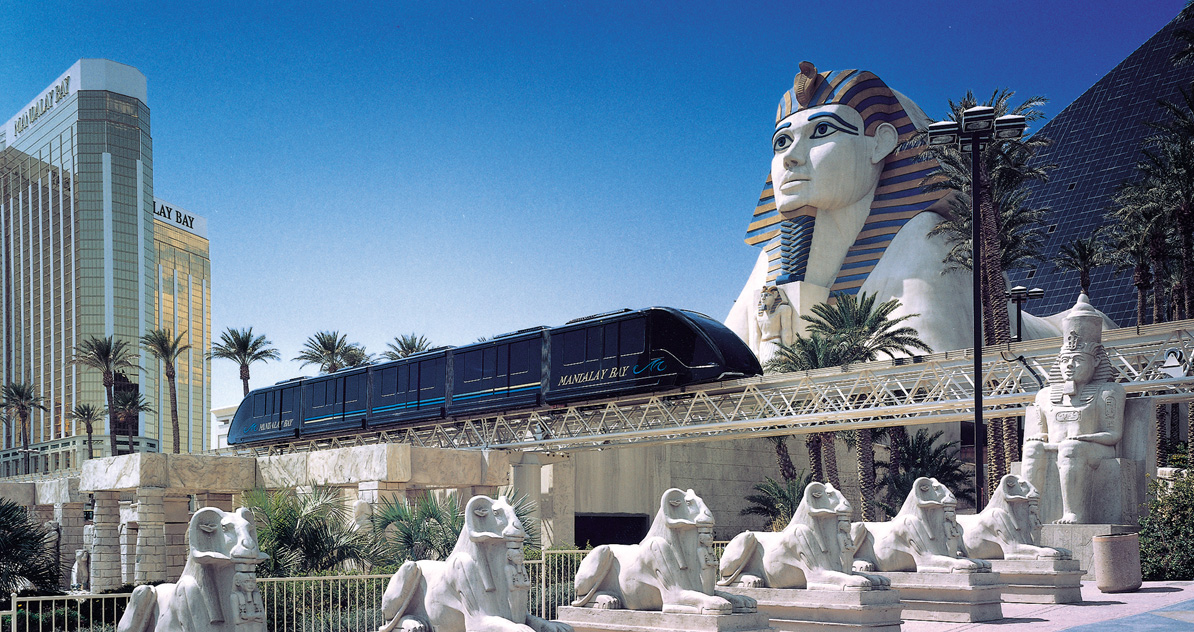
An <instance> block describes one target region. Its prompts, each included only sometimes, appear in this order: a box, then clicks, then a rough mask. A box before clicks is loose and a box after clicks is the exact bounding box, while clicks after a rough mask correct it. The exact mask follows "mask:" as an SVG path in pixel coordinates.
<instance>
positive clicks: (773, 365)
mask: <svg viewBox="0 0 1194 632" xmlns="http://www.w3.org/2000/svg"><path fill="white" fill-rule="evenodd" d="M840 351H841V350H840V347H839V346H838V345H837V344H835V343H834V341H833V340H832V339H831V338H827V337H825V336H822V335H821V334H817V333H813V334H811V335H809V337H807V338H805V337H804V336H801V335H797V336H796V340H795V341H793V342H792V344H790V345H786V344H783V343H780V344H779V345H778V347H777V348H776V350H775V355H773V356H771V359H770V360H768V361H767V364H766V365H765V366H764V367H763V368H764V369H765V370H766V371H767V372H769V373H795V372H797V371H811V370H813V369H820V368H824V367H827V366H837V365H839V364H843V363H844V362H845V360H843V359H842V356H841V353H840Z"/></svg>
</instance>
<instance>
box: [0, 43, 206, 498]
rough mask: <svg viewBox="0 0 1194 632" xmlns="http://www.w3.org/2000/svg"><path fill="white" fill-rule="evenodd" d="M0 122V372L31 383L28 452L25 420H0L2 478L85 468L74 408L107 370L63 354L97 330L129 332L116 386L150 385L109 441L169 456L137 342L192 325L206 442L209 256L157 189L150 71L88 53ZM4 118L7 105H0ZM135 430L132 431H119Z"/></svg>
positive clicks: (165, 418)
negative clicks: (131, 361) (33, 398)
mask: <svg viewBox="0 0 1194 632" xmlns="http://www.w3.org/2000/svg"><path fill="white" fill-rule="evenodd" d="M31 96H32V97H33V100H32V101H31V102H30V103H29V105H27V106H26V107H25V108H23V109H22V110H21V111H20V112H17V113H16V115H15V116H13V117H12V118H10V119H9V120H8V121H7V122H6V123H5V124H4V127H3V128H0V240H2V243H0V284H2V293H3V296H2V302H0V354H2V356H0V357H2V360H0V382H2V383H3V384H11V383H26V384H31V385H32V386H33V388H34V389H35V391H36V394H37V395H38V396H40V397H41V398H42V403H43V405H44V406H45V410H39V409H36V408H35V409H33V410H32V413H31V415H30V420H29V429H28V432H29V435H28V442H29V443H28V445H29V448H28V449H29V452H25V449H24V440H23V437H22V434H21V432H20V428H19V426H20V424H19V422H18V421H17V419H16V415H15V414H10V415H9V418H10V419H11V421H8V422H7V423H5V424H4V425H3V429H2V431H3V443H2V445H0V476H14V475H17V474H22V473H24V468H25V463H26V460H25V457H26V456H29V459H28V463H29V468H30V470H31V471H32V472H34V473H37V472H54V471H60V470H66V469H74V468H77V467H79V465H80V463H81V462H82V461H83V460H85V459H86V458H87V454H88V450H87V440H86V438H87V433H86V428H85V427H84V425H83V424H81V423H77V422H76V421H75V420H74V419H73V416H72V415H71V411H72V410H73V409H74V407H75V406H77V405H80V404H91V405H92V406H95V407H96V408H99V409H102V408H104V407H105V406H106V403H107V401H106V397H105V391H104V386H103V380H102V375H101V374H100V373H99V372H98V371H96V370H95V369H92V368H88V367H85V366H81V365H76V364H74V363H73V362H72V359H73V357H74V349H75V346H76V345H78V344H80V343H81V342H83V341H84V340H87V339H89V338H92V337H106V336H115V337H116V339H118V340H124V341H127V342H128V343H129V345H130V347H131V348H132V350H133V353H134V354H135V361H136V363H137V365H138V368H137V369H132V370H128V371H125V372H124V373H123V374H118V375H117V376H116V380H115V382H116V384H115V388H116V390H118V391H122V390H123V391H135V392H138V393H140V394H141V395H143V396H144V399H145V402H146V403H147V404H148V405H149V407H150V408H151V409H152V412H142V413H140V414H139V415H138V417H137V419H136V421H135V427H133V423H132V419H131V417H126V418H125V419H126V421H125V422H123V423H122V422H118V424H117V431H118V432H117V434H118V435H119V436H118V437H117V439H118V441H117V443H118V446H117V452H118V453H124V452H127V451H129V449H130V444H131V449H133V450H136V451H149V452H153V451H169V450H170V449H171V447H172V445H173V431H172V427H171V423H170V403H169V402H170V400H169V395H168V385H167V383H166V380H165V376H164V371H163V367H162V365H161V363H159V362H158V361H157V360H156V359H155V358H154V357H153V356H151V355H149V354H148V353H146V352H145V351H143V350H141V348H140V345H139V344H138V338H139V337H140V336H142V335H143V334H145V333H147V332H149V331H151V330H153V329H159V328H160V329H170V330H171V331H173V332H175V334H176V335H177V334H178V333H183V332H185V333H186V336H185V337H184V339H183V343H184V344H190V345H191V349H190V350H189V351H184V352H183V353H182V355H181V356H180V357H179V358H178V360H177V362H176V372H177V377H176V384H177V390H178V400H177V401H178V417H179V427H180V438H181V444H182V450H183V451H184V452H190V451H199V450H202V449H204V446H205V445H206V443H207V437H205V436H204V435H205V432H209V431H206V430H205V427H206V426H207V420H208V417H209V411H210V408H211V379H210V370H209V369H210V360H208V359H207V352H209V351H210V350H211V282H210V278H211V264H210V260H209V255H208V241H207V234H206V229H207V227H206V222H205V220H204V219H203V218H201V217H198V216H195V215H194V214H193V213H189V212H187V211H184V210H182V209H181V208H179V207H177V206H175V205H173V204H170V203H169V202H164V201H162V200H159V199H156V198H155V197H154V189H153V141H152V136H151V134H150V116H149V106H148V100H147V91H146V80H145V76H144V75H143V74H141V73H140V72H139V71H138V70H137V69H135V68H132V67H131V66H126V65H124V64H119V63H116V62H112V61H108V60H103V59H81V60H79V61H78V62H76V63H75V64H74V65H73V66H71V67H70V69H68V70H67V71H66V72H65V73H63V74H62V75H61V76H60V77H58V78H57V79H55V80H54V82H53V83H51V84H50V85H49V86H48V87H47V88H45V89H44V90H42V91H41V92H40V93H39V94H36V95H31ZM0 115H2V113H0ZM110 433H111V429H110V428H109V427H108V418H107V416H105V417H104V418H103V420H102V421H100V422H98V423H96V424H95V425H94V426H93V437H92V450H93V452H94V455H95V456H96V457H100V456H107V455H109V454H111V442H110V440H109V434H110ZM130 433H131V434H132V435H133V437H132V438H131V440H130V439H129V437H128V434H130Z"/></svg>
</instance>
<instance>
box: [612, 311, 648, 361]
mask: <svg viewBox="0 0 1194 632" xmlns="http://www.w3.org/2000/svg"><path fill="white" fill-rule="evenodd" d="M619 333H620V334H621V336H620V340H618V349H620V352H621V354H622V355H638V354H640V353H642V352H643V349H644V348H646V346H647V344H646V343H647V334H646V319H643V318H633V319H631V320H624V321H622V329H621V331H620V332H619Z"/></svg>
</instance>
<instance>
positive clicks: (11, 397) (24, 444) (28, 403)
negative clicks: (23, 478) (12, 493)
mask: <svg viewBox="0 0 1194 632" xmlns="http://www.w3.org/2000/svg"><path fill="white" fill-rule="evenodd" d="M3 393H4V408H5V409H7V410H8V411H9V412H11V413H12V414H14V415H16V416H17V422H18V424H19V425H18V427H19V428H20V433H21V449H22V452H21V453H22V455H23V458H22V460H23V461H24V463H25V473H26V474H28V473H29V413H31V412H32V411H33V409H35V408H36V409H38V410H46V406H45V404H44V403H42V402H43V401H44V400H43V399H42V397H41V396H40V395H38V394H37V390H36V389H35V388H34V387H33V385H32V384H29V383H27V382H9V383H8V384H5V385H4V392H3Z"/></svg>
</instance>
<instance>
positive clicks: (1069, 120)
mask: <svg viewBox="0 0 1194 632" xmlns="http://www.w3.org/2000/svg"><path fill="white" fill-rule="evenodd" d="M1176 28H1177V21H1176V19H1175V20H1174V21H1172V22H1170V23H1169V24H1168V25H1166V26H1165V27H1164V28H1162V29H1161V30H1160V31H1158V32H1157V33H1156V34H1155V35H1153V36H1152V37H1151V38H1149V40H1148V41H1147V42H1145V43H1144V45H1142V46H1141V47H1140V48H1138V49H1136V51H1135V52H1133V53H1132V54H1131V55H1129V56H1128V58H1127V59H1125V60H1123V61H1122V62H1120V64H1119V65H1118V66H1116V67H1115V68H1114V69H1113V70H1112V71H1111V72H1109V73H1107V75H1106V76H1104V77H1103V78H1102V79H1100V80H1099V81H1098V82H1097V83H1095V84H1094V85H1093V86H1091V88H1090V89H1089V90H1087V91H1086V92H1084V93H1082V96H1080V97H1078V99H1077V100H1075V101H1074V102H1073V103H1071V104H1070V105H1069V106H1068V107H1066V108H1065V109H1064V110H1062V111H1061V112H1060V113H1059V114H1058V115H1057V116H1056V117H1054V118H1053V119H1052V120H1051V121H1049V122H1048V123H1046V124H1045V125H1044V126H1043V127H1041V129H1040V131H1039V132H1037V133H1038V134H1041V135H1043V136H1045V137H1047V138H1050V139H1052V140H1053V144H1052V145H1051V146H1050V147H1048V148H1046V149H1045V150H1044V151H1043V152H1041V154H1040V155H1039V157H1038V160H1039V162H1040V163H1041V164H1049V163H1054V164H1056V165H1057V168H1056V169H1054V170H1053V171H1052V172H1050V174H1049V182H1047V183H1045V184H1038V185H1035V186H1034V191H1033V194H1032V197H1031V199H1030V200H1029V204H1031V205H1034V206H1038V207H1048V208H1049V209H1050V212H1049V214H1048V216H1047V219H1046V223H1047V225H1048V227H1049V230H1050V231H1051V232H1050V234H1049V235H1048V237H1047V240H1046V242H1045V249H1044V257H1045V261H1044V262H1042V263H1041V264H1040V266H1039V267H1038V268H1037V269H1035V270H1015V271H1012V272H1011V273H1009V275H1008V276H1009V277H1010V280H1011V285H1012V286H1016V285H1023V286H1025V287H1029V288H1033V287H1039V288H1042V289H1043V290H1045V298H1043V299H1040V300H1035V301H1031V302H1030V303H1028V305H1027V306H1026V307H1025V309H1026V310H1028V311H1030V312H1032V313H1034V314H1040V315H1048V314H1055V313H1057V312H1060V311H1062V310H1065V309H1068V308H1070V307H1073V305H1074V302H1075V301H1076V300H1077V298H1078V292H1079V287H1080V285H1079V282H1078V273H1077V272H1074V271H1065V270H1059V269H1057V267H1056V266H1054V265H1053V264H1052V263H1051V262H1049V260H1050V259H1052V258H1053V257H1055V256H1057V252H1058V250H1060V249H1061V247H1062V246H1064V245H1065V244H1067V243H1069V242H1070V241H1071V240H1073V239H1075V238H1079V237H1084V236H1086V235H1088V234H1090V232H1091V231H1093V230H1094V229H1095V228H1097V227H1098V226H1100V225H1102V224H1103V223H1104V221H1105V220H1104V214H1105V213H1106V210H1107V207H1108V205H1109V204H1110V202H1111V197H1112V196H1113V195H1114V194H1115V191H1116V187H1118V186H1119V184H1120V183H1121V182H1123V181H1124V180H1125V179H1129V178H1132V177H1134V176H1135V168H1136V163H1137V162H1139V160H1140V157H1141V153H1140V150H1141V146H1142V142H1143V141H1144V139H1145V137H1146V136H1148V135H1149V134H1150V130H1149V129H1148V128H1147V127H1146V126H1145V125H1144V123H1145V122H1146V121H1157V120H1165V116H1164V114H1163V111H1162V110H1161V108H1160V107H1158V106H1157V99H1165V100H1169V101H1178V100H1180V98H1181V97H1180V95H1179V93H1178V90H1179V88H1188V87H1189V86H1190V83H1191V81H1194V63H1191V64H1186V65H1182V66H1176V67H1175V66H1174V65H1173V63H1172V62H1170V56H1171V55H1172V54H1173V53H1174V52H1175V51H1177V50H1179V49H1180V47H1181V44H1180V43H1179V42H1178V41H1177V40H1175V39H1174V37H1173V31H1174V30H1175V29H1176ZM1090 294H1091V297H1090V300H1091V303H1093V304H1094V306H1095V307H1097V308H1098V309H1100V310H1102V311H1103V313H1105V314H1107V316H1109V317H1111V319H1112V320H1114V321H1115V322H1116V323H1118V324H1119V325H1120V326H1121V327H1128V326H1133V325H1135V324H1136V288H1135V287H1134V286H1133V285H1132V274H1131V272H1130V271H1129V272H1124V273H1121V274H1119V275H1118V276H1117V275H1116V274H1115V271H1114V269H1113V268H1112V267H1111V266H1102V267H1100V268H1097V269H1096V270H1094V271H1093V272H1092V274H1091V286H1090ZM1149 313H1150V314H1151V311H1150V312H1149ZM1013 318H1014V316H1013Z"/></svg>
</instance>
